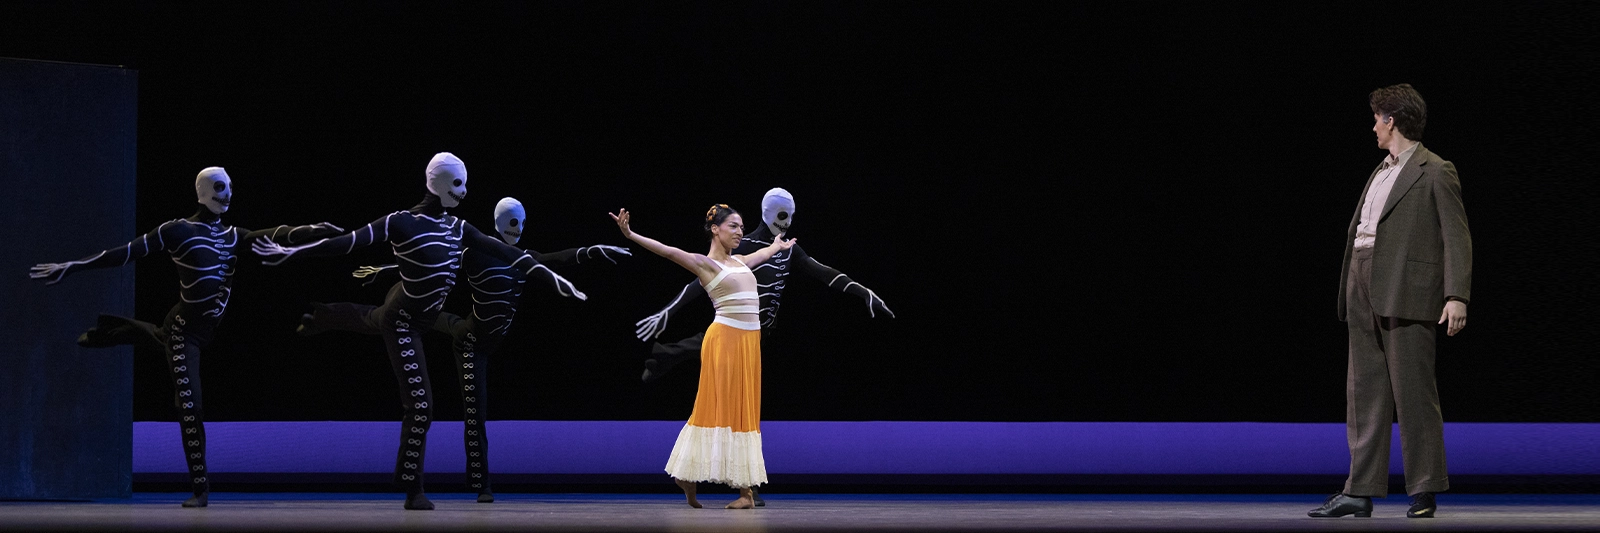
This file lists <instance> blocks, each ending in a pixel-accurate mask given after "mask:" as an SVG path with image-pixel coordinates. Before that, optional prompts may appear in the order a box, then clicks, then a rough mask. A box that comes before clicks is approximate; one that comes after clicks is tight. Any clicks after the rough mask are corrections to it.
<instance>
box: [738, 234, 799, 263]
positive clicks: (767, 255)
mask: <svg viewBox="0 0 1600 533" xmlns="http://www.w3.org/2000/svg"><path fill="white" fill-rule="evenodd" d="M796 241H797V239H789V240H787V241H786V240H783V234H782V233H779V234H777V235H776V236H773V237H772V244H768V245H767V246H766V247H765V248H762V249H760V250H756V251H754V252H751V253H749V254H746V255H743V256H735V257H739V258H740V260H741V261H743V262H744V264H745V266H748V267H750V268H755V267H756V265H759V264H761V263H765V262H767V260H768V259H772V254H775V253H778V252H781V251H784V250H788V249H789V248H790V247H792V246H794V245H795V242H796Z"/></svg>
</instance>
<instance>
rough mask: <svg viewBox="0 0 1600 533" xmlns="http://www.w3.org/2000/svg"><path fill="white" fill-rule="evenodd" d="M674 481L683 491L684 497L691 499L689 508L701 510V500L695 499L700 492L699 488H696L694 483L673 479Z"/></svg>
mask: <svg viewBox="0 0 1600 533" xmlns="http://www.w3.org/2000/svg"><path fill="white" fill-rule="evenodd" d="M672 481H673V482H675V483H677V484H678V488H680V489H683V495H684V496H685V497H687V498H688V499H689V506H690V507H693V508H695V509H699V508H700V500H699V499H698V498H696V497H695V493H696V492H698V491H699V487H698V486H696V485H695V483H694V482H693V481H684V480H681V479H678V478H672Z"/></svg>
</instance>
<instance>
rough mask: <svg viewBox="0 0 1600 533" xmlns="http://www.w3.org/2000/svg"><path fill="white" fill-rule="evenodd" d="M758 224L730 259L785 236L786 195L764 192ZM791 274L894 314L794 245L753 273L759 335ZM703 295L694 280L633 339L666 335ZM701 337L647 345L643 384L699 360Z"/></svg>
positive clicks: (771, 324)
mask: <svg viewBox="0 0 1600 533" xmlns="http://www.w3.org/2000/svg"><path fill="white" fill-rule="evenodd" d="M761 205H762V219H763V222H764V223H763V224H762V225H761V226H760V227H758V228H756V230H755V231H754V232H751V233H750V234H748V235H745V236H744V238H743V239H741V240H740V241H739V247H738V249H736V250H734V251H733V254H735V255H746V254H751V253H754V252H755V251H756V250H760V249H761V248H764V247H766V246H767V245H770V244H772V238H773V236H775V235H778V234H780V233H783V232H785V231H788V229H789V225H790V223H791V222H792V221H793V220H794V219H793V213H794V198H793V197H792V196H790V195H789V192H788V191H785V190H783V189H772V190H770V191H767V194H766V197H765V198H763V199H762V202H761ZM795 271H799V272H804V273H805V274H806V275H808V276H811V277H812V278H815V279H817V280H818V281H821V282H823V283H825V284H826V285H827V287H828V288H831V289H833V290H836V291H839V292H843V293H845V294H849V295H851V296H855V297H857V298H861V299H862V300H863V301H865V302H866V304H867V312H868V313H869V314H870V315H871V316H873V317H877V316H878V314H879V313H883V314H886V315H888V316H890V317H893V316H894V313H893V312H892V311H890V310H889V307H888V306H887V305H885V304H884V303H883V299H882V298H879V297H878V295H877V293H875V292H872V290H871V289H868V288H866V287H865V286H862V285H861V284H860V283H857V282H856V281H855V280H852V279H850V276H846V275H845V274H844V273H842V272H839V271H838V270H836V269H834V268H833V267H830V266H828V265H824V264H822V263H821V262H819V261H817V260H816V259H814V258H812V257H811V256H809V255H807V254H806V252H805V250H803V249H801V248H800V245H799V244H796V245H794V246H793V247H791V248H790V249H788V250H784V251H780V252H778V253H776V254H773V256H772V259H769V260H767V262H765V263H762V264H760V265H758V266H756V268H755V269H754V273H755V276H756V283H757V284H758V289H757V290H758V292H760V294H761V314H760V319H761V331H762V334H763V335H766V334H767V332H769V331H771V330H772V329H773V328H775V327H776V326H777V323H778V309H779V308H780V307H781V306H782V303H783V302H782V299H783V291H784V288H785V287H786V286H788V278H789V274H790V273H792V272H795ZM704 292H705V291H704V290H703V289H701V287H700V283H699V281H697V280H696V281H690V282H689V283H688V284H687V285H684V287H683V289H682V290H680V291H678V295H677V297H675V298H673V300H672V302H671V303H668V304H667V307H665V308H663V309H662V310H661V311H660V312H657V313H656V314H654V315H650V316H649V317H645V319H643V320H640V321H639V322H638V324H637V325H638V326H639V327H638V330H637V331H636V334H637V335H638V337H639V340H645V341H648V340H650V339H653V338H657V337H659V336H660V335H661V333H662V331H665V329H666V327H667V319H669V318H671V317H672V315H673V314H674V313H677V312H678V311H679V310H681V309H683V308H684V307H686V306H687V305H688V304H689V303H690V302H693V301H695V300H697V299H699V298H700V296H701V294H703V293H704ZM703 336H704V333H701V334H700V335H695V336H693V337H689V338H686V339H683V340H680V341H678V342H674V343H671V344H661V343H655V344H654V345H653V346H651V353H652V356H653V357H652V358H651V359H650V360H648V361H646V362H645V365H646V366H645V373H644V380H645V381H654V380H656V379H660V377H661V376H663V375H665V374H666V372H667V371H668V370H670V369H671V368H672V366H674V365H676V364H678V363H680V362H682V361H685V360H688V359H692V358H698V357H699V355H700V344H701V341H702V340H703Z"/></svg>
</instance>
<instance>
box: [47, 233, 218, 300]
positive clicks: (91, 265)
mask: <svg viewBox="0 0 1600 533" xmlns="http://www.w3.org/2000/svg"><path fill="white" fill-rule="evenodd" d="M179 222H180V221H178V220H171V221H168V222H166V223H164V224H162V225H160V226H157V227H156V229H153V230H150V233H146V234H144V235H140V236H139V237H138V238H136V239H134V240H132V241H129V242H128V244H124V245H122V246H118V247H116V248H112V249H109V250H105V251H102V252H100V253H97V254H94V255H91V256H89V257H85V258H83V259H79V260H77V261H67V262H65V263H40V264H37V265H34V266H33V268H31V269H29V271H28V277H30V278H33V279H37V280H43V281H44V282H45V283H46V284H49V285H54V284H56V283H57V282H60V281H61V279H62V278H65V277H67V275H68V274H74V273H77V272H79V271H83V270H94V269H99V268H111V267H119V266H122V265H126V264H128V263H130V262H133V261H135V260H138V259H141V258H143V257H145V256H148V255H150V252H153V251H155V250H168V249H170V247H172V246H176V245H177V244H179V243H181V242H182V241H183V239H185V238H187V237H188V236H189V234H190V233H192V232H190V231H188V225H187V224H181V223H179Z"/></svg>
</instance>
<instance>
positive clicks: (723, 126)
mask: <svg viewBox="0 0 1600 533" xmlns="http://www.w3.org/2000/svg"><path fill="white" fill-rule="evenodd" d="M7 11H8V12H9V14H8V16H6V17H3V18H0V43H3V48H0V52H3V55H13V56H25V57H38V58H46V59H58V60H71V61H94V62H103V63H114V64H124V65H128V66H130V67H133V68H137V69H139V70H140V72H141V78H142V82H143V83H142V84H143V87H142V91H141V92H142V93H143V94H142V100H141V111H142V113H141V114H142V115H143V117H142V120H141V121H140V158H139V172H140V175H141V176H142V179H141V181H140V191H139V216H138V220H139V224H138V225H139V227H140V229H141V230H144V229H148V228H150V227H154V226H155V225H157V224H159V223H160V222H161V221H164V220H168V219H171V218H175V217H180V216H185V215H188V214H189V213H190V212H192V211H193V210H194V199H193V195H192V190H193V189H192V187H191V183H192V180H193V176H194V174H195V173H196V172H197V171H199V170H200V169H201V168H203V167H205V166H208V165H221V166H224V167H226V168H227V169H228V171H229V173H230V174H231V175H232V176H233V177H234V179H235V182H236V186H237V189H238V190H237V196H236V197H235V201H234V205H233V211H231V212H230V213H229V215H228V218H229V219H230V220H231V221H232V222H234V223H236V224H240V225H243V226H245V227H263V226H267V225H271V224H279V223H292V224H301V223H310V222H316V221H322V220H326V221H331V222H334V223H337V224H339V225H342V226H344V227H346V228H355V227H358V226H360V225H361V224H364V223H366V222H368V221H370V220H372V219H375V218H377V217H379V216H382V215H383V214H385V213H388V212H391V211H394V210H398V209H403V208H405V207H408V206H410V205H412V204H413V203H415V202H416V201H417V200H418V199H419V198H420V197H421V196H422V194H423V187H422V170H423V166H424V164H425V163H426V162H427V160H428V158H429V157H430V156H431V155H432V154H433V153H435V152H438V151H451V152H454V153H455V154H457V155H459V156H461V157H462V158H463V159H464V160H465V161H466V162H467V164H468V166H469V168H470V170H471V182H470V184H469V188H470V196H469V197H468V198H467V200H466V202H465V204H464V205H463V206H462V207H461V208H459V209H457V210H455V211H454V212H455V213H456V214H459V215H462V216H464V217H466V218H467V219H468V220H469V221H472V222H473V223H474V224H476V225H478V227H480V228H488V227H490V226H491V225H492V221H491V210H492V208H493V205H494V203H495V202H496V201H497V200H498V199H499V198H501V197H503V196H516V197H518V198H520V199H521V200H522V201H523V202H524V203H526V204H527V205H528V207H529V224H530V226H531V230H530V231H529V232H528V235H527V236H526V237H525V238H524V243H525V244H527V245H529V246H531V247H533V248H535V249H537V250H541V251H553V250H558V249H563V248H567V247H573V246H580V245H588V244H596V243H610V244H619V245H621V244H626V243H625V241H624V240H623V239H622V238H621V237H620V236H619V235H618V233H617V232H616V230H615V228H614V226H613V225H612V223H611V221H610V219H609V218H608V217H607V216H606V212H607V211H608V210H615V209H617V208H619V207H626V208H628V209H630V210H631V211H633V212H634V213H635V216H636V218H635V220H636V226H635V227H636V229H637V230H638V231H640V232H641V233H643V234H645V235H649V236H652V237H656V238H659V239H661V240H663V241H665V242H668V243H671V244H675V245H679V246H682V247H685V248H687V249H691V250H696V251H699V250H701V249H702V248H703V246H704V240H703V238H702V237H701V235H700V232H699V227H698V226H699V221H700V216H701V214H702V213H704V211H705V209H706V206H708V205H709V204H711V203H714V202H726V203H729V204H731V205H733V206H734V207H736V208H738V209H741V210H743V211H744V212H745V213H746V214H747V215H749V216H750V218H752V219H754V218H755V217H756V216H757V213H758V211H759V209H758V208H759V206H758V202H759V199H760V197H761V194H762V193H763V192H764V191H765V190H767V189H768V188H770V187H775V186H781V187H785V188H787V189H788V190H790V191H791V192H793V193H794V194H795V196H796V198H797V200H798V213H797V221H796V223H795V229H794V232H793V236H794V237H798V238H799V239H800V241H801V243H802V244H803V246H804V247H805V249H806V250H807V251H808V252H810V253H811V254H812V255H813V256H815V257H817V258H818V259H820V260H821V261H823V262H824V263H826V264H828V265H830V266H833V267H836V268H838V269H840V270H842V271H844V272H846V273H848V274H850V275H851V276H852V277H854V278H855V279H856V280H858V281H860V282H862V283H864V284H865V285H866V286H868V287H871V288H872V289H874V290H876V291H877V292H878V294H880V295H881V296H882V297H883V298H885V299H886V300H887V302H888V303H889V305H890V306H891V307H892V308H893V309H894V311H895V312H896V313H898V315H899V317H898V318H895V319H883V318H879V319H871V318H869V317H868V315H867V309H866V307H865V306H864V305H863V303H862V302H860V301H858V300H855V299H852V298H849V297H846V296H843V295H840V294H837V293H833V292H830V291H828V290H826V289H825V288H824V287H823V284H822V283H820V282H816V281H815V280H810V279H798V280H793V281H792V283H791V284H790V286H789V287H788V289H787V290H788V294H787V295H786V296H785V299H784V301H783V311H782V315H781V323H780V326H779V329H778V330H777V331H775V332H774V333H775V335H773V336H772V337H771V338H770V340H769V342H768V343H767V344H766V345H765V347H764V366H765V377H764V387H765V390H766V393H765V395H764V396H765V397H764V401H765V405H764V417H765V418H768V419H774V420H974V421H1047V420H1061V421H1294V422H1337V421H1342V420H1343V416H1344V371H1345V329H1344V325H1343V324H1342V323H1340V322H1338V321H1337V320H1335V314H1334V311H1335V303H1336V300H1335V298H1336V296H1337V294H1336V292H1337V290H1336V288H1337V284H1338V274H1339V269H1341V268H1342V267H1343V265H1341V264H1340V262H1339V261H1340V256H1341V249H1340V247H1341V246H1342V245H1343V239H1344V232H1345V228H1346V225H1347V224H1348V222H1349V220H1350V216H1351V213H1352V212H1353V211H1354V208H1355V204H1356V200H1357V197H1358V195H1359V194H1360V192H1361V188H1362V185H1363V183H1364V181H1365V179H1366V178H1367V175H1368V173H1369V172H1370V171H1371V170H1372V168H1373V167H1374V166H1375V165H1376V164H1377V163H1378V162H1379V161H1380V160H1381V158H1382V157H1383V153H1382V152H1381V151H1380V150H1378V149H1377V148H1376V147H1375V141H1374V138H1373V134H1372V133H1371V131H1370V128H1371V116H1370V112H1369V110H1368V109H1367V104H1366V97H1367V93H1368V92H1369V91H1371V90H1372V89H1374V88H1377V87H1380V86H1385V85H1390V84H1394V83H1402V82H1408V83H1411V84H1413V85H1415V86H1416V87H1418V88H1419V90H1420V91H1421V92H1422V94H1423V96H1424V97H1426V98H1427V101H1428V104H1429V111H1430V117H1429V120H1428V129H1427V134H1426V136H1425V139H1424V140H1425V143H1426V145H1427V146H1428V148H1429V149H1431V150H1434V151H1436V152H1437V153H1439V154H1441V155H1442V156H1443V157H1445V158H1447V159H1450V160H1452V161H1454V162H1455V164H1456V165H1457V167H1458V168H1459V169H1460V176H1461V180H1462V183H1463V191H1464V192H1463V194H1464V196H1465V202H1466V207H1467V212H1468V214H1469V216H1470V217H1471V221H1470V222H1471V227H1472V232H1473V237H1474V258H1475V269H1474V270H1475V271H1474V282H1475V283H1474V287H1473V288H1474V290H1473V302H1472V306H1471V322H1470V324H1471V325H1470V326H1469V327H1468V328H1467V330H1466V331H1465V333H1463V334H1462V335H1461V336H1459V337H1455V338H1441V339H1440V341H1439V354H1440V355H1439V364H1438V368H1439V383H1440V387H1441V395H1442V398H1443V406H1444V414H1445V418H1446V420H1448V421H1475V422H1495V421H1567V422H1594V421H1597V420H1600V410H1597V409H1596V407H1595V406H1596V402H1595V400H1596V397H1595V394H1594V392H1593V389H1594V387H1593V381H1594V376H1595V375H1596V362H1595V361H1596V359H1595V357H1594V356H1595V353H1596V351H1597V350H1596V349H1597V347H1600V344H1597V342H1596V334H1595V328H1593V327H1592V326H1591V325H1590V324H1588V322H1589V320H1588V319H1587V318H1586V311H1587V310H1589V309H1590V308H1592V307H1593V306H1592V305H1591V304H1590V303H1589V302H1591V301H1592V300H1593V298H1594V296H1595V295H1596V281H1595V280H1596V276H1595V275H1594V271H1593V265H1595V264H1596V260H1597V259H1600V254H1597V252H1596V245H1595V244H1596V243H1595V240H1594V239H1593V238H1592V237H1591V235H1592V234H1593V233H1592V232H1593V227H1594V223H1595V222H1596V217H1595V215H1594V208H1595V205H1596V200H1597V199H1600V185H1597V184H1596V183H1595V180H1594V171H1593V170H1592V166H1591V165H1590V157H1591V156H1592V155H1593V154H1594V149H1595V147H1596V140H1597V139H1600V137H1597V135H1596V132H1595V130H1594V127H1593V124H1595V120H1594V119H1595V118H1596V117H1595V109H1594V101H1595V98H1594V97H1593V96H1592V94H1591V92H1592V91H1591V87H1592V86H1590V85H1587V84H1585V83H1583V82H1582V80H1584V79H1585V78H1586V76H1589V75H1592V74H1593V69H1594V57H1596V55H1595V51H1596V50H1595V46H1594V44H1595V43H1594V40H1595V32H1594V31H1593V29H1594V28H1595V27H1596V26H1595V11H1596V6H1595V4H1593V3H1555V2H1545V3H1537V4H1535V5H1531V6H1516V7H1506V8H1494V9H1486V8H1469V7H1467V6H1465V5H1463V4H1461V3H1442V4H1422V5H1418V4H1411V3H1406V2H1400V3H1396V2H1355V3H1351V2H1339V3H1336V5H1332V6H1330V5H1322V6H1318V5H1308V4H1305V3H1273V4H1268V5H1265V6H1262V5H1254V4H1235V3H1215V2H1207V3H1184V2H1157V3H1152V2H1101V3H1093V2H1077V3H1060V2H1000V3H993V2H961V3H942V2H748V3H731V4H722V3H714V4H707V3H682V4H661V3H597V2H472V3H409V4H392V3H355V2H336V3H327V2H312V3H299V2H272V3H270V4H262V5H259V6H254V7H240V6H237V5H233V4H229V5H227V6H212V5H207V4H195V3H181V4H180V3H161V4H145V3H125V4H120V5H113V6H99V5H95V6H94V7H93V8H92V9H91V8H88V7H84V6H77V5H76V4H74V3H71V2H68V3H56V2H51V3H22V4H10V5H8V7H7ZM8 197H9V200H8V202H27V201H30V199H29V197H28V196H27V195H25V194H17V193H13V194H11V195H8ZM114 244H118V243H117V242H115V241H107V240H91V239H87V238H86V239H84V241H83V242H80V243H75V246H73V247H72V251H71V253H70V254H68V255H81V254H83V253H88V252H90V251H93V250H97V249H101V248H104V247H107V246H111V245H114ZM641 253H642V251H641ZM38 259H41V260H42V259H49V258H38ZM388 260H389V255H388V254H387V253H386V251H384V250H381V249H378V248H374V249H371V250H370V251H368V252H365V253H362V254H358V255H355V256H352V257H349V258H340V259H328V260H320V261H315V262H308V263H305V264H302V265H296V266H290V267H281V268H269V267H263V266H260V265H258V264H251V265H244V266H242V267H241V268H240V271H239V276H238V283H237V290H236V292H235V293H234V299H233V304H232V305H231V306H230V309H229V316H228V317H227V320H226V321H225V322H224V324H223V326H222V328H221V329H220V330H219V332H218V337H217V339H216V342H215V344H214V345H213V346H212V348H211V349H210V351H208V352H207V354H206V356H205V357H206V375H205V379H206V380H207V383H206V391H207V396H208V406H207V411H208V414H209V418H210V419H212V420H327V419H332V420H392V419H394V417H395V416H397V414H398V406H397V403H396V390H397V389H396V386H395V384H394V378H393V377H392V375H391V373H390V370H389V367H388V363H387V362H386V361H385V359H384V356H383V351H382V349H381V347H380V343H379V341H378V340H377V339H375V338H359V337H354V336H349V335H342V334H328V335H325V336H322V337H317V338H299V337H296V336H294V334H293V329H294V326H295V323H296V320H297V318H298V316H299V315H300V314H301V313H303V312H306V311H308V309H309V307H308V302H311V301H341V300H355V301H370V302H376V301H377V300H378V299H379V298H380V297H381V294H380V291H378V290H373V289H370V288H363V287H361V286H360V285H358V284H357V283H355V282H354V281H352V280H351V278H350V277H349V272H350V271H351V269H352V268H354V267H356V266H358V265H362V264H375V263H380V262H386V261H388ZM172 270H173V267H172V266H171V265H170V264H169V262H167V261H165V260H161V259H157V260H151V261H146V262H145V263H143V264H141V265H140V266H139V267H138V279H139V288H138V293H137V295H138V313H139V315H140V316H141V317H143V318H145V319H147V320H153V319H156V318H159V317H160V316H162V315H161V313H162V312H164V311H165V310H166V309H167V307H168V306H169V305H170V304H171V303H172V301H173V298H175V297H176V294H175V293H176V287H174V273H173V271H172ZM566 273H567V274H568V275H569V277H570V278H571V279H572V280H573V281H574V282H575V283H577V284H578V286H579V287H580V288H582V289H583V290H584V291H586V292H587V293H588V295H589V301H587V302H577V301H573V300H565V299H558V298H555V297H553V296H552V295H550V294H547V293H543V292H541V291H538V290H534V291H531V292H532V294H531V295H530V296H529V297H527V298H526V300H525V304H524V307H525V308H524V310H523V311H522V312H521V313H520V315H519V317H518V319H517V325H516V327H515V328H514V329H513V331H512V333H511V337H510V339H509V340H508V341H507V343H506V344H505V347H504V348H503V349H502V350H501V352H500V353H498V354H496V355H495V357H494V363H493V367H494V370H493V374H492V378H491V381H490V389H491V391H492V398H493V409H492V410H491V416H492V417H493V418H499V419H561V420H585V419H604V420H635V419H660V420H673V419H682V418H684V417H685V416H686V415H687V414H688V411H689V408H690V405H691V403H692V398H693V394H694V382H695V379H696V374H697V372H696V370H697V367H694V366H692V365H691V366H689V367H687V368H684V369H683V370H682V371H679V372H677V373H676V374H674V375H672V376H670V377H669V378H668V379H666V380H664V381H663V382H659V383H655V384H648V385H647V384H642V383H640V382H639V373H640V370H641V361H642V360H643V359H644V357H645V353H646V351H645V345H643V344H642V343H640V342H638V341H636V340H634V339H633V337H632V332H633V327H634V326H633V323H634V321H636V320H638V319H640V318H642V317H644V316H647V315H649V314H650V313H653V312H655V311H656V310H657V309H658V308H659V307H660V306H662V305H664V304H665V303H666V302H667V301H668V300H669V299H670V298H671V297H672V296H673V295H674V294H675V293H676V291H677V290H678V288H679V287H681V286H682V285H683V284H684V283H685V282H687V281H688V279H689V276H688V275H687V274H686V273H684V272H683V271H681V270H680V269H678V268H677V267H675V266H673V265H672V264H670V263H669V262H667V261H666V260H664V259H661V258H658V257H655V256H638V257H635V258H633V259H631V260H628V261H626V262H625V263H624V264H622V265H620V266H609V265H606V266H601V267H596V268H582V269H569V270H568V271H566ZM14 274H16V275H21V273H20V272H14ZM455 309H456V310H458V311H459V310H460V309H461V307H459V306H458V307H456V308H455ZM709 316H710V312H709V309H708V308H706V309H703V310H702V311H700V312H698V313H690V314H687V315H684V316H681V317H678V318H676V319H674V320H673V321H672V328H671V330H670V331H669V332H668V333H667V335H666V336H665V337H670V338H672V339H677V338H681V337H684V336H688V335H691V334H693V333H694V332H695V330H696V329H698V328H702V327H704V325H705V324H706V323H707V321H708V319H709ZM665 337H664V338H665ZM429 348H430V350H431V351H430V353H429V357H431V358H433V359H434V360H435V363H434V365H433V368H434V369H435V376H434V379H435V383H437V384H438V386H437V389H438V390H437V391H436V396H437V397H438V398H439V404H440V407H441V410H440V413H441V416H452V415H448V414H446V413H453V412H457V411H456V410H457V409H458V408H459V400H456V399H454V398H455V394H456V392H457V388H456V387H457V386H456V384H455V383H456V382H455V380H454V378H453V377H450V376H449V375H448V374H446V372H448V370H447V369H448V368H449V366H448V365H446V364H443V363H444V361H446V360H447V359H446V358H447V357H448V354H447V353H446V352H445V349H446V347H445V345H444V344H443V343H438V342H436V343H434V344H431V345H429ZM135 367H136V374H135V375H136V391H135V393H136V396H135V399H134V401H135V417H136V419H139V420H169V419H171V418H172V417H173V415H172V414H171V413H170V411H169V407H168V406H167V403H168V402H167V399H168V398H169V395H170V389H169V388H170V384H169V383H167V381H166V380H165V379H164V375H163V368H164V367H163V366H162V365H161V364H160V362H159V361H158V358H157V356H156V354H153V353H139V354H138V359H137V361H136V365H135Z"/></svg>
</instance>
